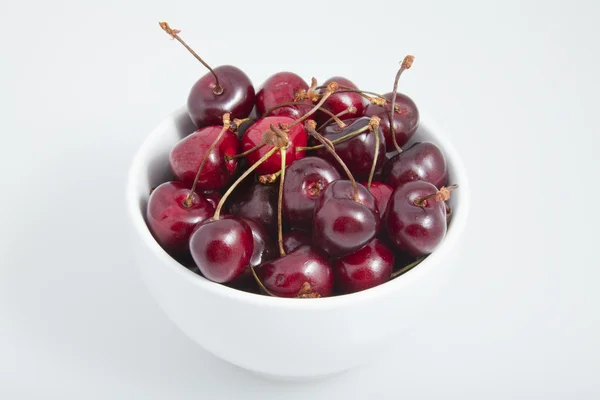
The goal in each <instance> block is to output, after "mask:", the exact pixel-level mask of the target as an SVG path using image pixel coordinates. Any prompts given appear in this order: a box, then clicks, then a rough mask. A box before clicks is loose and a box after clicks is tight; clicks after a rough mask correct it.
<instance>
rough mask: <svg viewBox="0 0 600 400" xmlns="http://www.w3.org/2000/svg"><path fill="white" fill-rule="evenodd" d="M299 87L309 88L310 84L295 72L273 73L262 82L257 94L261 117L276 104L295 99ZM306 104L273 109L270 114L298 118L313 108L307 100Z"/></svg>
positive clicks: (257, 106)
mask: <svg viewBox="0 0 600 400" xmlns="http://www.w3.org/2000/svg"><path fill="white" fill-rule="evenodd" d="M299 89H302V90H308V84H307V83H306V82H305V81H304V79H302V78H301V77H300V76H298V75H296V74H294V73H293V72H278V73H276V74H274V75H271V76H270V77H269V78H267V80H266V81H265V82H264V83H263V84H262V86H261V88H260V89H259V91H258V93H257V94H256V111H257V113H258V115H259V116H260V117H262V116H263V115H264V113H265V112H266V111H267V110H269V109H271V108H272V107H274V106H277V105H279V104H283V103H289V102H293V101H294V97H295V96H296V93H297V92H298V90H299ZM305 102H306V104H307V105H306V106H302V105H294V106H285V107H280V108H277V109H275V110H273V111H272V112H271V113H269V115H270V116H286V117H291V118H293V119H298V118H300V117H301V116H303V115H304V114H306V113H307V112H308V111H309V110H310V109H311V108H312V106H311V103H310V102H309V101H308V100H306V101H305Z"/></svg>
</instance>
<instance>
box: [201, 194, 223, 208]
mask: <svg viewBox="0 0 600 400" xmlns="http://www.w3.org/2000/svg"><path fill="white" fill-rule="evenodd" d="M202 195H204V197H205V198H206V200H208V202H209V203H210V204H212V206H213V207H214V208H217V204H219V201H221V193H219V192H217V191H214V190H205V191H203V192H202Z"/></svg>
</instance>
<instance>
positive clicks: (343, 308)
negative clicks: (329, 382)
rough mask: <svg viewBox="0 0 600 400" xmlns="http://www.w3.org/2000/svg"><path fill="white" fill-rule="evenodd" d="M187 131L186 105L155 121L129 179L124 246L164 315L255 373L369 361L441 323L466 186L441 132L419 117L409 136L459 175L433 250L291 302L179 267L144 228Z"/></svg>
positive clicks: (289, 374)
mask: <svg viewBox="0 0 600 400" xmlns="http://www.w3.org/2000/svg"><path fill="white" fill-rule="evenodd" d="M193 129H194V128H193V125H192V122H191V121H190V118H189V117H188V113H187V110H186V109H185V108H184V107H182V108H179V109H178V110H177V111H176V112H174V113H173V114H172V115H170V116H169V117H168V118H166V119H165V120H164V121H162V122H161V123H160V124H159V125H158V126H157V127H156V129H154V130H153V132H152V133H151V134H150V135H148V138H147V139H146V141H144V143H143V145H142V146H141V147H140V150H139V151H138V152H137V153H136V155H135V156H134V159H133V161H132V165H131V168H130V169H129V171H128V183H127V208H128V214H129V215H128V217H129V218H128V220H129V221H131V222H130V224H131V231H132V240H131V247H132V251H133V252H134V253H135V254H136V263H137V265H138V267H139V268H140V272H141V276H142V277H143V281H144V283H145V284H146V286H147V287H148V289H149V291H150V293H152V295H153V297H154V298H155V300H156V302H157V303H158V304H159V306H160V308H161V309H162V310H164V312H165V313H166V314H167V316H168V317H169V319H170V320H171V321H173V323H175V324H176V325H178V326H179V327H180V328H181V330H182V331H183V332H185V333H186V334H187V335H188V336H189V337H190V338H191V339H192V340H194V341H195V342H196V343H198V344H199V345H201V346H202V347H203V348H204V349H206V350H208V351H209V352H210V353H211V354H214V355H216V356H217V357H219V358H222V359H224V360H227V361H229V362H231V363H233V364H235V365H237V366H240V367H242V368H245V369H247V370H249V371H252V372H254V373H258V374H261V375H268V376H269V377H272V378H275V377H276V378H278V379H281V378H284V379H287V380H300V379H302V380H306V378H312V379H314V378H315V377H326V376H330V375H333V374H336V373H339V372H342V371H346V370H349V369H350V368H352V367H356V366H363V365H365V364H366V363H367V362H372V360H373V359H374V358H376V357H379V356H380V355H381V353H384V352H386V351H387V348H388V347H389V346H388V343H389V342H390V341H394V340H402V341H403V343H397V344H396V345H395V346H396V347H397V349H398V350H399V351H401V352H403V351H405V350H406V348H410V347H411V343H410V342H406V340H405V339H406V338H407V337H410V333H408V336H407V331H410V330H414V329H417V328H418V327H420V326H423V325H422V324H423V323H424V324H425V326H427V327H430V328H433V329H434V330H440V329H442V328H443V327H444V326H445V321H444V320H443V319H441V320H440V319H438V318H437V315H436V314H435V313H431V309H432V308H433V309H434V310H435V309H437V304H438V303H440V302H443V301H445V299H446V298H447V297H448V296H449V295H450V294H449V293H452V292H453V289H454V288H453V287H449V286H448V281H449V275H451V274H454V273H457V271H458V270H459V269H460V268H462V267H463V265H462V264H461V263H460V261H457V259H458V256H459V255H460V252H461V249H462V248H463V247H462V245H463V243H462V241H461V239H462V234H463V232H464V229H465V225H466V222H467V215H468V212H469V199H470V186H469V181H468V178H467V175H466V172H465V167H464V164H463V162H462V160H461V158H460V156H459V154H458V153H457V151H456V149H454V147H453V146H452V145H451V144H450V143H449V140H448V138H447V137H445V133H444V132H443V130H441V129H440V128H439V127H434V126H432V125H431V124H430V123H429V122H427V123H426V121H421V122H420V124H419V128H418V129H417V132H416V133H415V136H414V137H413V138H412V139H413V140H422V141H425V140H430V141H433V142H435V143H437V145H438V146H439V147H440V149H441V150H442V152H443V153H444V155H445V157H446V162H447V164H448V169H449V175H448V179H449V180H450V182H461V186H460V191H455V192H453V195H452V198H451V199H450V200H449V205H450V207H451V208H452V223H451V224H450V226H449V228H448V232H447V234H446V236H445V237H444V240H443V242H442V243H441V244H440V245H439V246H438V247H437V248H436V249H435V252H434V253H433V254H431V255H430V256H429V257H427V259H426V260H424V261H423V262H422V263H421V264H419V268H415V269H413V270H411V271H410V272H408V273H406V274H404V275H402V279H394V280H393V281H392V282H388V283H386V284H385V285H380V286H378V287H376V288H372V289H371V290H365V291H362V292H359V293H354V294H353V295H352V296H332V297H328V298H322V299H317V300H308V299H305V300H303V301H294V300H290V299H280V298H275V297H269V296H256V295H254V294H252V293H250V294H248V293H244V292H242V291H239V290H232V289H230V288H227V287H225V286H223V285H215V284H214V283H213V282H210V281H208V280H206V279H204V278H201V277H199V276H198V275H196V274H195V273H193V272H190V271H188V270H187V269H185V268H183V267H182V266H181V265H180V264H179V263H178V262H177V261H175V260H174V259H173V258H172V257H170V256H169V255H168V254H167V253H166V252H165V251H164V250H163V249H162V248H161V247H160V246H159V245H158V243H157V242H156V240H155V239H154V237H153V236H152V234H151V233H150V231H149V230H148V226H147V224H146V221H145V219H144V216H145V212H146V204H147V201H148V193H149V192H150V191H151V189H152V188H153V187H157V186H158V185H160V184H161V183H163V182H164V181H165V179H166V178H165V176H169V173H168V172H167V171H168V168H169V167H168V166H169V152H170V149H171V148H173V146H174V145H175V144H177V142H179V141H180V140H181V138H183V137H185V136H187V135H189V132H193ZM200 267H201V268H202V266H200ZM448 289H450V290H449V291H447V290H448ZM202 305H210V307H203V306H202ZM423 321H424V322H423ZM249 328H250V329H249ZM250 344H252V345H250ZM402 362H405V363H406V364H407V365H412V361H411V360H410V359H401V360H398V361H397V363H399V364H401V363H402Z"/></svg>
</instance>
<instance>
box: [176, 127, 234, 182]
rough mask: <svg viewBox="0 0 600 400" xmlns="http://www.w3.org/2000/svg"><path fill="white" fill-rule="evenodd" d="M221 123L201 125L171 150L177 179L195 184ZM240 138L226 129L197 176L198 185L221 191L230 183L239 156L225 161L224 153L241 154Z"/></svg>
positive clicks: (219, 130)
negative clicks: (218, 124) (201, 126)
mask: <svg viewBox="0 0 600 400" xmlns="http://www.w3.org/2000/svg"><path fill="white" fill-rule="evenodd" d="M222 129H223V127H222V126H209V127H206V128H202V129H199V130H197V131H196V132H194V133H192V134H191V135H189V136H186V137H185V138H183V139H182V140H180V141H179V142H178V143H177V144H176V145H175V146H174V147H173V149H172V150H171V153H170V155H169V165H170V166H171V171H173V174H174V175H175V177H176V178H177V179H179V180H180V181H182V182H183V183H185V184H186V185H187V186H188V187H192V184H193V183H194V178H195V177H196V174H197V173H198V168H200V164H201V163H202V160H203V159H204V155H205V154H206V152H207V151H208V149H209V148H210V146H211V144H212V143H213V141H214V140H215V139H216V138H217V136H218V135H219V133H220V132H221V130H222ZM239 146H240V141H239V139H238V138H237V137H236V136H235V134H234V133H233V132H231V131H229V130H228V131H226V132H225V134H224V135H223V137H222V138H221V139H220V140H219V142H218V143H217V145H216V146H215V148H214V149H213V151H212V152H211V154H210V155H209V157H208V159H207V162H206V163H205V165H204V168H203V169H202V173H201V174H200V178H199V179H198V186H197V187H198V188H199V189H203V190H220V189H222V188H224V187H225V186H226V185H227V184H229V183H230V182H231V179H232V176H233V174H234V173H235V170H236V168H237V165H238V162H237V160H236V159H232V160H229V161H226V160H225V155H229V156H233V155H235V154H237V153H238V151H239Z"/></svg>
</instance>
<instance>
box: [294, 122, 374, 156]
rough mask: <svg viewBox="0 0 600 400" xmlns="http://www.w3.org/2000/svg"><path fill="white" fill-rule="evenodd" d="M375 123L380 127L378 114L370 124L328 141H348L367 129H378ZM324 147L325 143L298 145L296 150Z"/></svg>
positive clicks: (336, 142) (333, 142) (334, 142)
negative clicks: (306, 145)
mask: <svg viewBox="0 0 600 400" xmlns="http://www.w3.org/2000/svg"><path fill="white" fill-rule="evenodd" d="M375 120H376V121H377V122H374V121H375ZM375 125H376V126H377V127H379V117H377V116H373V117H371V121H369V124H368V125H366V126H363V127H362V128H360V129H357V130H355V131H352V132H350V133H347V134H345V135H344V136H341V137H339V138H337V139H335V140H328V141H327V142H328V143H331V144H333V145H336V144H338V143H342V142H345V141H347V140H350V139H352V138H353V137H355V136H358V135H360V134H361V133H365V132H366V131H369V130H374V129H377V128H376V127H375ZM323 147H325V145H323V144H318V145H316V146H309V147H303V146H298V147H296V152H299V151H307V150H318V149H322V148H323Z"/></svg>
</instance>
